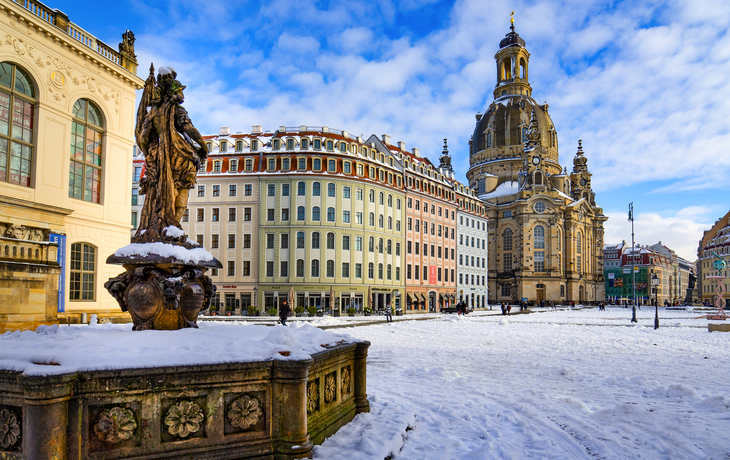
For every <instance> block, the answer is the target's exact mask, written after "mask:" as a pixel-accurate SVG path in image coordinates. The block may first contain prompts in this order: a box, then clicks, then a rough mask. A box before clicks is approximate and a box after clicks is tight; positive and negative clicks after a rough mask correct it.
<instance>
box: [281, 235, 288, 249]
mask: <svg viewBox="0 0 730 460" xmlns="http://www.w3.org/2000/svg"><path fill="white" fill-rule="evenodd" d="M279 239H280V240H281V249H289V234H288V233H282V234H280V235H279Z"/></svg>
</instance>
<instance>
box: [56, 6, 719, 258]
mask: <svg viewBox="0 0 730 460" xmlns="http://www.w3.org/2000/svg"><path fill="white" fill-rule="evenodd" d="M48 4H49V6H51V7H53V8H58V9H60V10H62V11H64V12H65V13H66V14H67V15H68V16H69V18H70V19H71V21H73V22H75V23H77V24H78V25H80V26H81V27H82V28H84V29H86V30H88V31H89V32H90V33H92V34H93V35H95V36H96V37H98V38H99V39H101V40H103V41H105V42H107V43H108V44H110V45H112V46H114V47H116V44H117V43H118V42H119V41H120V39H121V34H122V33H123V32H124V30H125V29H127V28H128V29H131V30H132V31H134V33H135V35H136V37H137V42H136V52H137V55H138V59H139V61H140V70H139V74H140V76H141V77H143V78H144V77H145V76H146V73H147V70H146V69H148V68H149V63H150V61H153V62H154V63H155V65H156V66H157V67H159V66H160V65H172V66H174V67H175V68H176V70H177V71H178V78H179V79H180V80H181V81H182V82H183V84H185V85H187V87H188V89H187V90H186V103H185V105H186V107H187V109H188V111H189V112H190V114H191V118H192V119H193V122H194V123H195V124H196V126H198V127H199V129H200V130H201V132H204V133H208V134H211V133H217V132H218V127H219V126H229V127H230V128H231V131H232V132H237V131H242V132H248V131H250V129H251V126H252V125H256V124H261V125H263V127H264V129H265V130H271V131H273V130H276V129H277V128H278V127H279V126H280V125H286V126H299V125H301V124H306V125H325V126H331V127H334V128H337V129H344V130H347V131H349V132H351V133H353V134H364V135H366V136H368V135H370V134H373V133H374V134H378V135H380V134H389V135H391V136H392V139H393V140H394V141H404V142H406V146H407V147H408V148H409V149H410V148H412V147H418V148H419V149H420V150H421V153H422V154H424V155H425V156H428V157H429V158H431V159H432V160H433V161H436V162H438V156H439V154H440V151H441V147H442V139H443V138H448V140H449V147H450V151H451V153H452V157H453V164H454V165H455V168H456V171H457V174H458V177H459V178H460V180H462V181H463V182H466V176H465V173H466V170H467V169H468V162H469V160H468V141H469V138H470V136H471V134H472V132H473V129H474V124H475V122H476V120H475V118H474V115H475V114H476V113H477V112H484V111H485V109H486V108H487V106H488V105H489V102H490V101H491V100H492V91H493V89H494V85H495V83H496V65H495V63H494V54H495V53H496V51H497V48H498V44H499V40H500V39H501V38H502V37H503V36H504V35H505V34H506V33H507V32H508V31H509V13H510V11H511V10H514V11H515V23H516V30H517V32H518V33H519V34H520V36H521V37H522V38H523V39H525V41H526V42H527V49H528V50H529V51H530V53H531V58H530V80H531V84H532V87H533V97H534V98H535V99H536V100H537V101H538V102H541V103H542V102H544V101H547V102H548V103H549V104H550V114H551V116H552V119H553V121H554V123H555V127H556V129H557V132H558V137H559V146H560V159H561V163H562V164H563V166H567V167H568V169H569V170H570V168H571V167H572V158H573V156H574V154H575V151H576V148H577V143H578V139H582V140H583V147H584V150H585V152H586V155H587V157H588V162H589V163H588V165H589V168H590V170H591V172H592V173H593V174H594V177H593V178H594V181H593V183H594V187H595V190H596V193H597V202H598V204H599V205H600V206H602V207H603V209H604V212H605V213H606V214H607V215H608V216H609V217H610V219H609V221H608V222H607V224H606V242H607V243H611V242H620V241H621V240H622V239H625V240H629V241H630V238H631V234H630V233H631V231H630V225H629V222H628V221H627V218H626V217H627V208H628V203H629V202H630V201H633V202H634V208H635V211H636V222H635V225H636V234H637V237H636V240H637V242H639V243H642V244H653V243H655V242H657V241H660V240H661V241H662V242H663V243H664V244H665V245H667V246H669V247H670V248H672V249H675V250H676V251H677V252H678V253H679V254H680V255H681V256H683V257H686V258H689V259H691V260H694V259H695V258H696V249H697V243H698V241H699V239H700V238H701V236H702V231H703V230H705V229H709V227H710V226H711V225H712V223H713V222H714V221H715V220H716V219H718V218H720V217H721V216H723V215H724V214H725V213H727V212H728V210H729V209H730V199H728V191H729V190H728V189H729V188H730V180H728V179H729V178H730V153H728V150H729V149H730V132H729V128H728V127H729V126H730V123H728V119H729V118H730V84H729V83H728V80H727V78H728V75H730V34H728V26H729V25H730V2H726V1H721V0H703V1H702V2H691V1H689V0H686V1H685V0H677V1H659V0H656V1H651V0H648V1H609V2H599V1H591V0H563V1H557V0H545V1H533V2H527V1H501V0H493V1H478V0H463V1H456V2H446V1H435V0H402V1H399V0H395V1H393V0H372V1H369V2H362V1H360V2H358V1H348V0H340V1H336V2H335V1H332V2H327V1H319V2H312V1H306V0H296V1H293V0H273V1H267V2H235V1H232V2H230V1H220V0H206V1H203V2H201V1H199V0H196V1H192V0H183V1H179V0H178V1H170V2H166V1H159V2H141V1H137V0H118V1H116V2H113V3H109V4H105V5H104V7H103V11H101V10H100V7H99V4H98V2H91V1H85V0H76V1H74V2H59V3H55V4H54V3H51V2H50V1H48ZM102 13H103V14H102Z"/></svg>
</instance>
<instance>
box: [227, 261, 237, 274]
mask: <svg viewBox="0 0 730 460" xmlns="http://www.w3.org/2000/svg"><path fill="white" fill-rule="evenodd" d="M226 275H227V276H236V262H234V261H232V260H229V261H228V272H227V273H226Z"/></svg>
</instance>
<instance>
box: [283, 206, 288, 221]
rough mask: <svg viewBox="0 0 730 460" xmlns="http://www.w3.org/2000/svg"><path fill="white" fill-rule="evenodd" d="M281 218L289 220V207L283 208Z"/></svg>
mask: <svg viewBox="0 0 730 460" xmlns="http://www.w3.org/2000/svg"><path fill="white" fill-rule="evenodd" d="M281 220H283V221H288V220H289V208H282V209H281Z"/></svg>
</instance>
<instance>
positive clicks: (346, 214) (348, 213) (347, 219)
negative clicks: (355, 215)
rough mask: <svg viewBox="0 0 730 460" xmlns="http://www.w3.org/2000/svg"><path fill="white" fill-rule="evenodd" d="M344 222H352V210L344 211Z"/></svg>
mask: <svg viewBox="0 0 730 460" xmlns="http://www.w3.org/2000/svg"><path fill="white" fill-rule="evenodd" d="M342 223H344V224H349V223H350V211H342Z"/></svg>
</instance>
